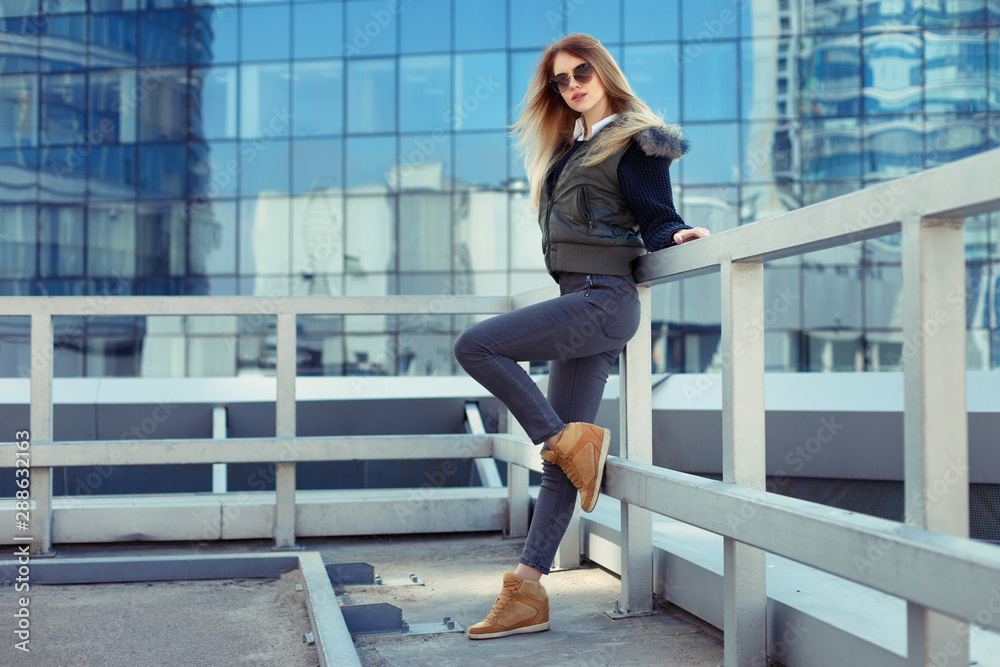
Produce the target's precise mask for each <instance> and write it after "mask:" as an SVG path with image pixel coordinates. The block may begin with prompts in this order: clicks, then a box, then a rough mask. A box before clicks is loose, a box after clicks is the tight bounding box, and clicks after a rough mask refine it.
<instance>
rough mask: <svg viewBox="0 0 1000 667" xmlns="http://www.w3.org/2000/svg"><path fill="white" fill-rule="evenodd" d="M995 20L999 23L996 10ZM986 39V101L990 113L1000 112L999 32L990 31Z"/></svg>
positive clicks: (999, 19) (999, 13)
mask: <svg viewBox="0 0 1000 667" xmlns="http://www.w3.org/2000/svg"><path fill="white" fill-rule="evenodd" d="M997 5H998V6H1000V0H997ZM997 19H998V22H1000V10H998V14H997ZM987 39H988V40H989V46H988V48H987V49H986V51H987V53H988V54H989V55H988V58H989V70H990V73H989V79H988V81H987V84H988V86H989V93H988V95H989V98H988V100H987V101H988V103H989V107H990V110H991V111H1000V30H990V32H989V35H988V37H987Z"/></svg>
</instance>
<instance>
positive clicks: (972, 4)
mask: <svg viewBox="0 0 1000 667" xmlns="http://www.w3.org/2000/svg"><path fill="white" fill-rule="evenodd" d="M985 23H986V0H947V1H943V0H925V2H924V27H927V28H937V27H957V26H980V25H984V24H985Z"/></svg>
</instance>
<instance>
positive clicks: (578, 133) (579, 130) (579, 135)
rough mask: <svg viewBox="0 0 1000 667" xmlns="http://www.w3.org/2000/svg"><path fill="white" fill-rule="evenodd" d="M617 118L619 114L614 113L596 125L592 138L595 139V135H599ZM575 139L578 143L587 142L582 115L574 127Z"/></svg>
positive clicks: (591, 134)
mask: <svg viewBox="0 0 1000 667" xmlns="http://www.w3.org/2000/svg"><path fill="white" fill-rule="evenodd" d="M615 118H618V114H616V113H613V114H611V115H610V116H606V117H604V118H602V119H601V120H599V121H597V122H596V123H594V127H593V129H592V130H591V131H590V138H591V139H593V138H594V135H595V134H597V133H598V132H599V131H600V129H601V128H602V127H604V126H605V125H607V124H608V123H610V122H611V121H613V120H614V119H615ZM573 138H574V139H575V140H576V141H586V139H584V138H583V114H580V117H579V118H577V119H576V125H575V126H574V127H573Z"/></svg>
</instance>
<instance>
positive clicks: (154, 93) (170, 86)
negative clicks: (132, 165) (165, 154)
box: [91, 67, 188, 141]
mask: <svg viewBox="0 0 1000 667" xmlns="http://www.w3.org/2000/svg"><path fill="white" fill-rule="evenodd" d="M139 85H140V86H141V88H142V90H143V91H145V94H144V95H142V96H141V99H140V100H139V141H183V140H184V139H185V138H186V137H187V125H186V120H187V113H188V111H187V102H188V99H187V98H188V85H187V70H186V69H166V68H162V67H158V68H156V69H155V70H140V74H139ZM91 132H93V128H91Z"/></svg>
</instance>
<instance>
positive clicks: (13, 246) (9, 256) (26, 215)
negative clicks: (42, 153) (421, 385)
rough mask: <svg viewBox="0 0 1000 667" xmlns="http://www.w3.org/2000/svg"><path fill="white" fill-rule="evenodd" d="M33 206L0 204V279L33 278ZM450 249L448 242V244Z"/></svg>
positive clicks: (34, 225)
mask: <svg viewBox="0 0 1000 667" xmlns="http://www.w3.org/2000/svg"><path fill="white" fill-rule="evenodd" d="M35 215H36V211H35V207H34V206H3V207H0V223H2V226H3V235H2V236H0V278H34V277H35V255H36V253H35V249H36V244H37V241H38V223H37V221H36V219H35ZM449 249H450V245H449Z"/></svg>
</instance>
